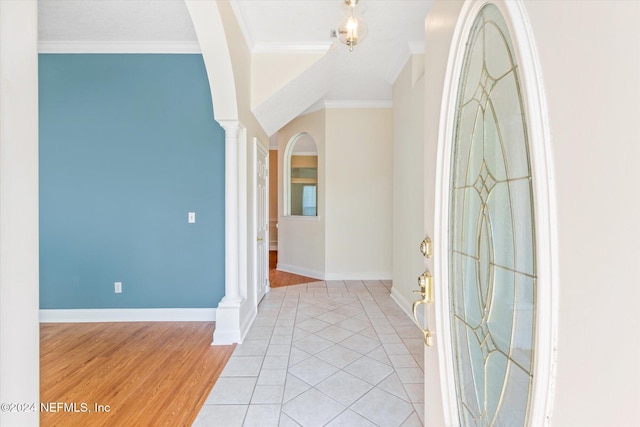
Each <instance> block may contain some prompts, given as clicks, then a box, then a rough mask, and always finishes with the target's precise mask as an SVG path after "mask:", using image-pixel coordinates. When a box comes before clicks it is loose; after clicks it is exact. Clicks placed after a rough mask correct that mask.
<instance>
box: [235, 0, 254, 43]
mask: <svg viewBox="0 0 640 427" xmlns="http://www.w3.org/2000/svg"><path fill="white" fill-rule="evenodd" d="M229 3H230V4H231V9H232V10H233V14H234V15H236V21H237V22H238V26H239V27H240V32H241V33H242V36H243V37H244V42H245V43H246V44H247V46H248V47H249V51H251V52H253V50H254V49H255V46H256V42H255V37H254V36H253V32H252V31H251V27H250V26H249V23H248V22H249V21H248V19H247V11H246V10H245V8H244V3H243V2H241V1H232V2H229Z"/></svg>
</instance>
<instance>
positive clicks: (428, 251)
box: [420, 237, 433, 258]
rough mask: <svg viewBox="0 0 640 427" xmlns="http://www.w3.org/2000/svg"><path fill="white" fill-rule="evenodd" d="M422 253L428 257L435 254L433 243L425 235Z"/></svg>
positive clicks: (421, 248) (421, 246) (421, 244)
mask: <svg viewBox="0 0 640 427" xmlns="http://www.w3.org/2000/svg"><path fill="white" fill-rule="evenodd" d="M420 253H421V254H422V255H424V256H425V257H426V258H431V256H432V255H433V244H432V243H431V239H430V238H428V237H425V238H424V240H423V241H422V243H420Z"/></svg>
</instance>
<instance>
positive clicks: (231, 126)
mask: <svg viewBox="0 0 640 427" xmlns="http://www.w3.org/2000/svg"><path fill="white" fill-rule="evenodd" d="M217 122H218V124H220V126H221V127H222V129H224V132H225V134H226V136H225V139H227V138H237V137H238V133H239V132H240V130H241V129H242V128H243V126H242V123H240V120H217Z"/></svg>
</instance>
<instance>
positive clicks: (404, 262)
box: [391, 55, 433, 312]
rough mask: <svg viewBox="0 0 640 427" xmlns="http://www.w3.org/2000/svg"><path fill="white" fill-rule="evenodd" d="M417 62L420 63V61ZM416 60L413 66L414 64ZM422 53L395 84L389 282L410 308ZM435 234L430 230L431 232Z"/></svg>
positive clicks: (415, 269)
mask: <svg viewBox="0 0 640 427" xmlns="http://www.w3.org/2000/svg"><path fill="white" fill-rule="evenodd" d="M420 65H421V66H420ZM416 66H417V67H416ZM424 98H425V86H424V56H423V55H414V56H412V57H411V58H410V59H409V61H408V62H407V63H406V64H405V66H404V68H403V70H402V72H401V73H400V75H399V76H398V78H397V79H396V81H395V83H394V85H393V288H392V290H391V296H392V297H393V298H394V299H395V300H396V301H397V302H398V304H400V306H402V308H403V309H404V310H405V311H407V312H411V305H412V303H413V300H415V299H416V296H415V294H414V293H413V291H414V290H415V289H418V287H417V278H418V276H419V275H420V274H422V272H423V271H424V257H423V256H422V254H421V253H420V252H419V251H418V247H419V245H420V242H421V241H422V239H423V238H424V237H425V234H424V176H423V173H424V170H423V163H424V162H423V159H422V158H423V153H424V125H423V119H424ZM431 237H432V238H433V236H431Z"/></svg>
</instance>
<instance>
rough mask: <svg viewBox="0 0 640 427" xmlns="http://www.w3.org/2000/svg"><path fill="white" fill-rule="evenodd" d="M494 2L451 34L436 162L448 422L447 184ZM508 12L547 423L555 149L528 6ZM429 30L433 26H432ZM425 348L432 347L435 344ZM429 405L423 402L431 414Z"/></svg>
mask: <svg viewBox="0 0 640 427" xmlns="http://www.w3.org/2000/svg"><path fill="white" fill-rule="evenodd" d="M487 3H489V2H487V1H472V2H465V3H464V4H463V5H462V7H461V9H460V13H459V15H458V18H457V24H456V27H455V30H454V32H453V37H452V41H451V46H450V49H449V59H448V63H447V70H446V74H445V80H444V90H443V97H442V104H441V113H440V123H439V131H438V148H437V161H436V195H435V201H434V202H435V204H434V206H435V211H434V223H435V226H434V243H435V250H434V266H433V271H434V278H435V283H436V289H438V291H437V292H436V300H435V336H436V340H438V345H437V346H436V347H435V350H434V351H438V363H439V379H440V386H441V389H442V390H441V391H442V393H441V395H442V405H443V409H444V421H445V424H446V425H448V426H454V425H459V419H458V408H457V398H456V388H455V375H454V368H453V366H454V361H453V360H454V356H453V351H452V345H451V338H452V333H451V327H450V320H449V310H450V301H449V286H450V283H449V277H448V276H449V263H450V259H449V256H448V254H449V247H448V245H449V238H448V232H449V228H450V224H449V216H450V212H449V191H450V190H449V189H450V185H451V182H450V177H451V155H452V149H453V137H454V129H455V118H456V104H457V100H458V88H459V79H460V77H461V73H462V67H463V59H464V55H465V46H466V43H467V40H468V38H469V34H470V32H471V29H472V26H473V23H474V21H475V18H476V16H477V15H478V13H479V12H480V10H481V9H482V8H483V7H484V6H485V5H486V4H487ZM493 4H495V5H496V7H497V8H498V9H499V11H500V12H501V13H502V15H503V16H504V19H505V21H506V24H507V27H508V29H509V34H510V36H511V39H512V42H513V49H514V54H515V56H516V58H517V63H518V64H519V65H518V66H519V73H520V74H519V76H520V84H521V90H522V98H523V109H524V115H525V118H526V119H525V120H526V126H527V128H528V132H529V155H530V159H531V160H530V161H531V173H532V190H533V200H534V208H533V209H534V217H535V229H536V239H535V251H536V253H537V257H536V269H537V280H538V283H539V285H538V286H537V290H536V295H535V298H536V301H537V310H536V317H535V326H534V330H535V336H534V346H535V357H534V361H533V363H534V369H533V370H534V372H535V374H534V376H533V382H532V391H531V394H532V398H531V404H530V416H529V424H530V425H534V426H537V425H548V424H549V423H550V420H551V410H552V404H553V389H554V372H555V360H556V351H555V347H556V345H555V344H556V339H557V325H556V322H557V283H558V271H557V244H556V240H555V238H556V237H555V236H556V231H555V224H556V221H555V198H554V190H553V186H552V183H553V175H552V171H553V165H552V158H551V150H550V136H549V131H548V123H547V114H546V111H547V110H546V102H545V97H544V92H543V85H542V79H541V75H540V65H539V61H538V58H537V53H536V48H535V43H534V40H533V37H532V34H531V31H530V28H529V25H528V19H527V14H526V8H525V5H524V3H523V2H521V1H513V2H509V1H496V2H493ZM427 31H429V27H428V26H427ZM425 351H427V352H428V351H430V349H429V348H427V349H425ZM433 377H434V375H433V373H430V372H426V371H425V382H426V381H433ZM428 411H429V402H425V412H428Z"/></svg>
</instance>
